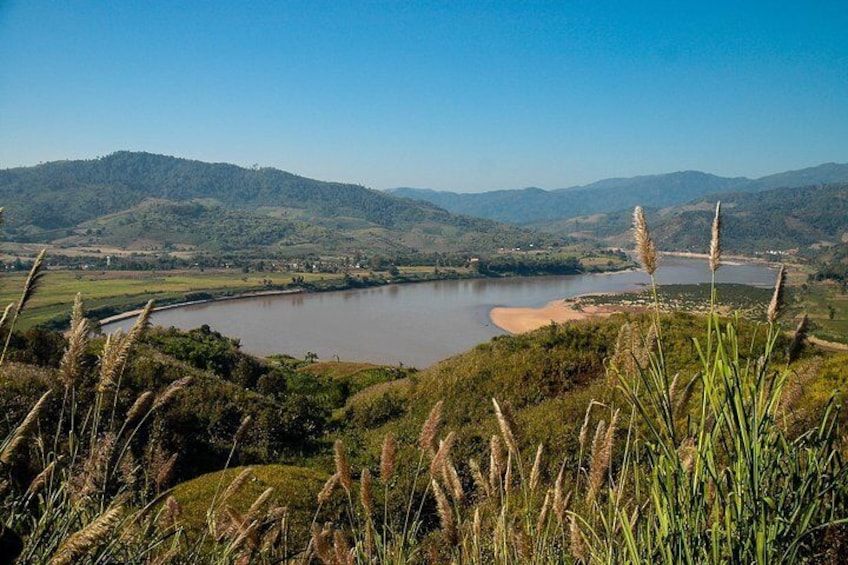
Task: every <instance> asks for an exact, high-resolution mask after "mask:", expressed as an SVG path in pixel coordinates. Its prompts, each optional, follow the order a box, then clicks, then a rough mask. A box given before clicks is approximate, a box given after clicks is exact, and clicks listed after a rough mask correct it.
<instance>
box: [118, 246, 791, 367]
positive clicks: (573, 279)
mask: <svg viewBox="0 0 848 565" xmlns="http://www.w3.org/2000/svg"><path fill="white" fill-rule="evenodd" d="M718 275H719V276H718V281H719V282H726V283H741V284H749V285H754V286H766V287H768V286H771V285H773V284H774V279H775V271H774V270H773V269H771V268H770V267H768V266H767V265H764V264H758V263H734V264H725V265H723V266H722V268H721V269H720V270H719V271H718ZM709 278H710V273H709V269H708V267H707V263H706V261H705V260H700V259H689V258H685V259H684V258H676V257H674V258H672V257H666V258H664V260H663V262H662V263H661V265H660V269H659V270H658V271H657V279H658V282H659V283H660V284H691V283H699V282H708V281H709ZM648 282H649V280H648V277H647V275H645V273H643V272H641V271H623V272H618V273H609V274H580V275H567V276H556V277H528V278H506V279H474V280H453V281H435V282H427V283H417V284H405V285H389V286H382V287H375V288H367V289H357V290H345V291H336V292H322V293H303V294H293V295H291V294H290V295H280V296H263V297H251V298H244V299H240V300H229V301H221V302H209V303H204V304H194V305H189V306H185V307H180V308H173V309H169V310H162V311H160V312H156V313H154V314H153V318H152V321H153V323H154V324H157V325H161V326H166V327H167V326H176V327H178V328H183V329H191V328H196V327H199V326H201V325H203V324H208V325H209V326H210V327H212V328H213V329H214V330H216V331H219V332H221V333H222V334H224V335H226V336H230V337H234V338H238V339H239V340H240V342H241V345H242V347H243V349H244V350H245V351H248V352H250V353H254V354H257V355H270V354H273V353H287V354H289V355H293V356H295V357H300V358H302V357H304V356H305V355H306V353H307V352H313V353H316V354H317V355H318V358H319V359H320V360H333V359H340V360H342V361H370V362H374V363H385V364H393V365H397V364H398V363H403V364H404V365H407V366H409V365H412V366H416V367H419V368H423V367H426V366H428V365H430V364H432V363H434V362H436V361H440V360H442V359H445V358H447V357H450V356H452V355H455V354H458V353H461V352H463V351H466V350H468V349H470V348H472V347H474V346H475V345H476V344H478V343H481V342H484V341H488V340H490V339H491V338H492V337H494V336H497V335H502V334H504V333H505V332H504V331H503V330H501V329H499V328H498V327H496V326H494V325H493V324H492V323H491V321H490V320H489V311H490V310H491V309H492V308H493V307H495V306H513V307H539V306H543V305H545V304H547V303H549V302H551V301H553V300H557V299H560V298H571V297H574V296H578V295H581V294H589V293H599V292H606V293H609V292H625V291H630V290H635V289H639V288H641V287H642V286H644V285H646V284H647V283H648ZM132 322H133V321H132V320H124V321H121V322H115V323H112V324H109V325H107V326H105V327H104V331H114V330H115V329H117V328H119V327H122V328H127V327H129V326H130V325H132Z"/></svg>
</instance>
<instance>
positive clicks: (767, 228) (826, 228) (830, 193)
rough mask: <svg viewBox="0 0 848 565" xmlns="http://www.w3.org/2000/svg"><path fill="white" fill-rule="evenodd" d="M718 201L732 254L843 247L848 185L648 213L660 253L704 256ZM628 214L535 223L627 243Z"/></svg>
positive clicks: (727, 196) (742, 195)
mask: <svg viewBox="0 0 848 565" xmlns="http://www.w3.org/2000/svg"><path fill="white" fill-rule="evenodd" d="M717 201H721V203H722V247H723V248H724V249H725V250H726V251H729V252H733V253H744V254H753V253H768V252H769V251H780V252H783V251H793V252H799V253H802V254H808V255H809V254H811V253H813V254H816V255H817V254H818V252H819V250H820V249H824V248H830V247H834V246H835V247H839V246H843V245H845V244H846V243H848V183H845V182H843V183H835V184H821V185H810V186H803V187H795V188H777V189H771V190H764V191H760V192H757V193H746V192H731V193H719V194H711V195H708V196H705V197H703V198H699V199H697V200H694V201H691V202H689V203H687V204H684V205H682V206H672V207H668V208H662V209H656V208H654V209H652V210H648V221H649V222H650V225H651V231H652V234H653V235H654V237H655V238H656V241H657V244H658V245H659V247H660V248H661V249H664V250H667V251H687V252H695V253H704V252H706V250H707V249H708V248H709V229H710V225H711V224H712V220H713V215H714V213H715V204H716V202H717ZM630 212H631V211H630V210H623V211H618V212H613V213H609V214H596V215H593V216H583V217H578V218H570V219H568V220H562V221H559V222H547V223H539V224H536V227H538V228H540V229H543V230H550V231H554V232H558V233H563V234H566V233H567V234H570V235H572V236H580V237H587V238H597V239H603V240H605V241H607V242H608V243H610V244H614V245H624V246H627V245H629V241H630V238H631V234H630V225H631V221H632V220H631V214H630Z"/></svg>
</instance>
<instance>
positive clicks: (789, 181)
mask: <svg viewBox="0 0 848 565" xmlns="http://www.w3.org/2000/svg"><path fill="white" fill-rule="evenodd" d="M846 181H848V164H836V163H827V164H823V165H819V166H817V167H810V168H806V169H801V170H798V171H788V172H784V173H779V174H775V175H769V176H765V177H762V178H759V179H748V178H745V177H736V178H728V177H720V176H716V175H711V174H707V173H702V172H699V171H683V172H676V173H669V174H660V175H648V176H638V177H632V178H613V179H605V180H601V181H598V182H594V183H592V184H588V185H583V186H574V187H570V188H564V189H558V190H551V191H546V190H542V189H540V188H525V189H521V190H498V191H492V192H483V193H477V194H457V193H452V192H438V191H433V190H425V189H413V188H398V189H394V190H392V191H391V192H392V193H393V194H394V195H396V196H403V197H405V198H411V199H415V200H419V201H427V202H431V203H433V204H436V205H437V206H440V207H442V208H445V209H446V210H450V211H451V212H455V213H459V214H468V215H472V216H479V217H481V218H489V219H492V220H498V221H502V222H508V223H512V224H519V225H526V224H533V223H537V222H545V221H555V220H561V219H564V218H572V217H575V216H585V215H590V214H598V213H609V212H615V211H617V210H622V209H624V208H632V207H633V206H636V205H641V206H645V207H654V208H664V207H668V206H676V205H680V204H684V203H687V202H690V201H692V200H695V199H698V198H700V197H703V196H705V195H708V194H715V193H726V192H759V191H763V190H769V189H775V188H781V187H795V186H806V185H811V184H819V183H833V182H846Z"/></svg>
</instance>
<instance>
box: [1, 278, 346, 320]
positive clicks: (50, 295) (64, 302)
mask: <svg viewBox="0 0 848 565" xmlns="http://www.w3.org/2000/svg"><path fill="white" fill-rule="evenodd" d="M292 276H295V273H242V272H239V271H234V270H217V271H212V270H206V271H202V272H201V271H120V272H118V271H116V272H108V271H97V272H93V271H67V270H61V271H58V270H57V271H47V272H46V274H45V275H44V278H43V279H42V281H41V287H40V288H39V292H37V293H36V294H35V296H33V298H32V301H31V302H30V305H29V307H28V308H27V310H26V312H25V313H24V314H23V315H22V317H21V320H20V322H19V326H18V328H19V329H26V328H29V327H32V326H35V325H37V324H39V323H46V322H50V321H54V320H57V319H61V318H64V317H66V316H68V315H69V314H70V311H71V305H72V304H73V302H74V296H75V295H76V294H77V293H78V292H81V293H82V294H83V298H84V299H85V302H86V305H87V307H88V308H89V310H90V311H91V312H93V313H94V314H96V315H98V316H101V317H103V316H106V315H109V314H112V313H117V312H121V311H123V310H128V309H132V308H135V307H139V306H142V305H143V304H144V303H145V302H147V301H148V300H150V299H153V300H156V302H157V303H158V304H166V303H170V302H178V301H181V300H185V299H186V294H190V293H199V292H203V293H208V294H210V295H212V296H225V295H230V294H236V293H241V292H251V291H258V290H267V289H268V288H269V287H271V288H277V287H282V286H283V285H286V284H288V283H290V282H291V279H292ZM297 276H299V277H301V276H302V277H303V279H304V282H305V283H315V282H320V281H322V280H323V281H330V280H340V279H341V278H342V275H341V274H338V275H336V274H326V273H322V274H312V273H297ZM25 279H26V274H24V273H14V274H7V275H5V276H4V277H3V279H2V288H1V289H0V304H8V303H10V302H13V301H16V300H18V298H19V297H20V289H21V288H23V284H24V280H25ZM268 281H270V284H269V283H268Z"/></svg>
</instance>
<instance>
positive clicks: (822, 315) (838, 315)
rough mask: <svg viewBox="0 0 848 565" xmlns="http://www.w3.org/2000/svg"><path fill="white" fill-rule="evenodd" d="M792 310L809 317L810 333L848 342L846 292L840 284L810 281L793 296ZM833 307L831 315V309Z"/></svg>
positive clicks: (825, 338) (847, 299) (847, 296)
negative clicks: (804, 313) (810, 282)
mask: <svg viewBox="0 0 848 565" xmlns="http://www.w3.org/2000/svg"><path fill="white" fill-rule="evenodd" d="M793 298H794V304H793V310H794V311H797V312H798V313H801V311H803V312H806V313H807V315H808V316H809V317H810V322H811V326H812V332H811V333H812V334H813V335H815V336H816V337H818V338H821V339H824V340H827V341H835V342H840V343H848V293H845V292H843V291H842V289H841V287H840V285H838V284H834V283H828V282H821V283H812V284H809V285H807V286H806V288H805V289H799V290H798V292H797V293H795V295H794V296H793ZM830 308H833V317H832V318H831V310H830Z"/></svg>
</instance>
